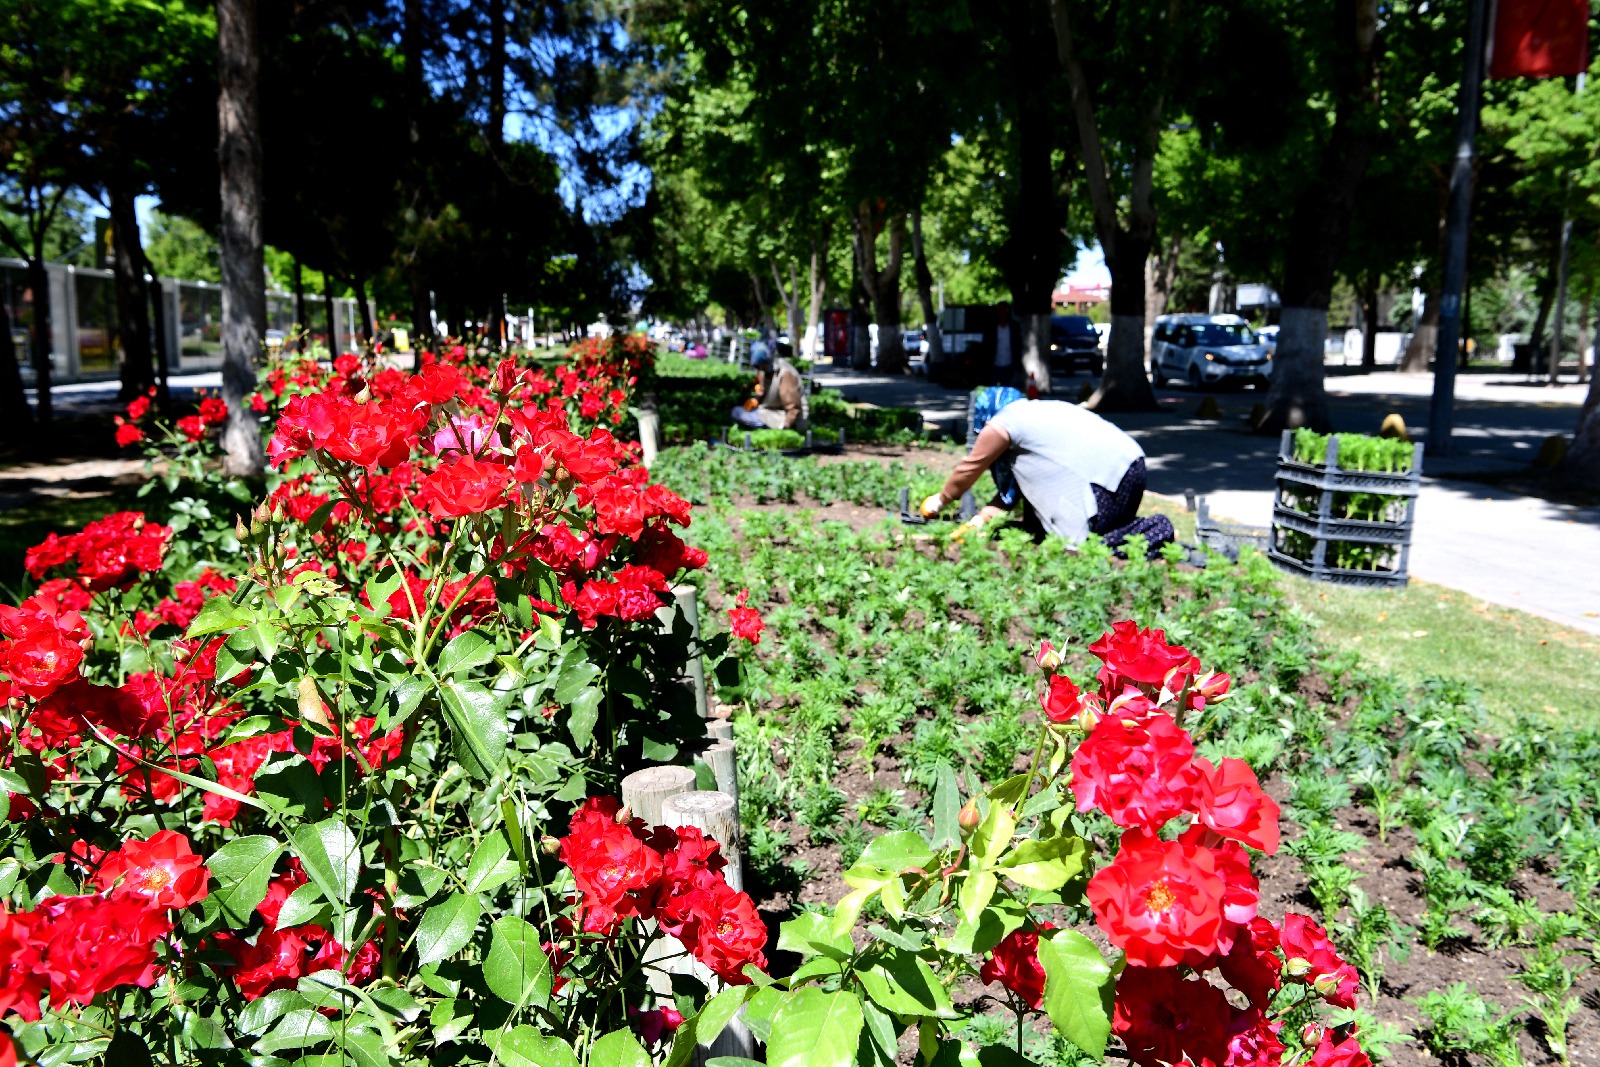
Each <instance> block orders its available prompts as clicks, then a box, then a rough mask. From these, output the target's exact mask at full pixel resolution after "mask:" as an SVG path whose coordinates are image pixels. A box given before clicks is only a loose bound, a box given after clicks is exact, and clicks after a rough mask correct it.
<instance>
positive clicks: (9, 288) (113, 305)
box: [0, 259, 360, 383]
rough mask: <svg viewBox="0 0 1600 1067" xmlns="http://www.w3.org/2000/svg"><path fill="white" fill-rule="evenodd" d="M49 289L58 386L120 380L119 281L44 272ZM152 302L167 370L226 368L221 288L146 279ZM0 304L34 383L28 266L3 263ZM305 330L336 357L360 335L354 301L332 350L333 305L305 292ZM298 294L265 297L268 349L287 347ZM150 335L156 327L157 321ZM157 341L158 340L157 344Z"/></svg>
mask: <svg viewBox="0 0 1600 1067" xmlns="http://www.w3.org/2000/svg"><path fill="white" fill-rule="evenodd" d="M45 272H46V274H47V275H48V277H49V284H50V312H51V316H50V373H51V377H52V379H53V380H54V381H57V382H75V381H94V380H97V379H104V378H115V377H116V376H117V375H118V374H119V373H120V371H121V366H122V359H123V348H122V339H121V337H120V336H119V335H118V330H117V291H116V282H115V280H114V278H113V276H112V273H111V272H110V271H109V270H96V269H94V268H92V267H72V266H67V265H65V264H61V263H49V264H46V265H45ZM145 281H146V283H147V284H150V285H151V291H152V296H153V297H154V298H155V299H159V300H161V301H162V302H163V305H162V308H163V310H164V311H165V312H166V329H167V336H166V338H165V341H166V351H167V360H168V362H167V368H168V370H169V371H170V372H171V373H173V374H193V373H196V372H199V371H209V370H216V369H218V368H220V367H221V366H222V287H221V286H220V285H216V284H214V283H212V282H195V281H187V280H184V279H180V278H158V279H151V278H149V277H148V276H147V277H146V279H145ZM0 300H3V301H4V303H5V306H6V311H7V313H8V314H9V315H10V318H11V334H12V338H13V340H14V342H15V344H16V349H17V361H18V362H19V363H21V364H22V375H23V378H24V380H26V381H28V382H30V383H31V382H32V381H33V352H32V347H31V345H32V339H31V326H32V324H33V291H32V289H31V288H30V286H29V283H28V271H27V264H25V263H23V262H22V261H21V260H17V259H0ZM305 302H306V318H307V319H308V320H310V321H308V322H307V323H305V324H304V325H305V326H306V327H308V332H309V334H310V338H311V341H312V343H314V344H318V345H322V346H324V347H326V348H327V349H328V350H329V351H338V350H339V349H340V347H341V346H346V345H349V344H350V343H351V341H352V340H353V338H354V337H355V336H356V334H357V333H358V332H359V329H360V327H359V322H358V319H357V312H356V302H355V300H353V299H351V298H349V297H335V298H334V301H333V331H334V337H333V342H334V343H332V344H329V338H328V329H327V321H328V319H327V310H326V307H327V303H326V301H325V300H324V299H323V297H321V296H313V295H311V294H310V293H307V294H306V296H305ZM295 319H296V316H295V307H294V294H292V293H285V292H280V291H278V290H273V289H269V290H268V291H267V345H268V347H276V346H277V345H281V344H282V343H283V342H284V340H285V338H286V337H287V336H288V334H289V333H290V331H291V330H292V329H293V328H294V326H295ZM150 328H151V330H152V331H153V330H154V329H155V328H156V327H155V319H154V316H153V315H152V316H151V323H150ZM151 340H152V342H153V341H154V340H155V338H154V337H152V338H151Z"/></svg>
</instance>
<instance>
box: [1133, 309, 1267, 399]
mask: <svg viewBox="0 0 1600 1067" xmlns="http://www.w3.org/2000/svg"><path fill="white" fill-rule="evenodd" d="M1271 377H1272V354H1271V353H1270V352H1269V351H1268V350H1267V347H1266V346H1265V345H1264V344H1262V343H1261V341H1260V339H1259V338H1258V337H1257V336H1256V334H1255V331H1254V330H1252V329H1251V328H1250V324H1249V323H1248V322H1246V321H1245V320H1244V319H1241V318H1240V317H1239V316H1237V315H1163V316H1161V317H1160V318H1158V319H1156V328H1155V333H1154V334H1153V335H1152V337H1151V338H1150V380H1151V381H1152V382H1154V383H1155V384H1156V385H1161V384H1163V383H1164V382H1167V381H1170V380H1177V381H1182V382H1188V383H1189V384H1190V385H1191V386H1193V387H1194V388H1196V389H1202V388H1204V387H1206V386H1210V385H1220V384H1222V383H1223V382H1227V383H1229V384H1245V385H1254V386H1257V387H1264V386H1265V385H1266V384H1267V382H1268V381H1269V380H1270V379H1271Z"/></svg>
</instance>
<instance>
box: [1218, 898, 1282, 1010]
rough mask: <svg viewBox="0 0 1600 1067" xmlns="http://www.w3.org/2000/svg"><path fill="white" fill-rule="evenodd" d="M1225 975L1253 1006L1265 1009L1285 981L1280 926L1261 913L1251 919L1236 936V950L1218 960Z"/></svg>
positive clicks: (1234, 943) (1234, 946) (1234, 948)
mask: <svg viewBox="0 0 1600 1067" xmlns="http://www.w3.org/2000/svg"><path fill="white" fill-rule="evenodd" d="M1217 965H1218V967H1219V968H1220V969H1221V971H1222V977H1224V978H1226V979H1227V980H1228V984H1229V985H1231V986H1233V988H1235V989H1237V990H1238V991H1239V992H1241V993H1243V994H1244V995H1245V996H1246V997H1247V998H1248V999H1249V1001H1250V1003H1251V1005H1252V1006H1254V1007H1256V1008H1260V1009H1262V1010H1265V1009H1266V1006H1267V1004H1268V1002H1269V1001H1271V1000H1272V994H1273V993H1275V992H1277V990H1278V986H1279V985H1281V984H1282V978H1281V977H1280V975H1281V973H1282V971H1283V961H1282V960H1281V959H1279V958H1278V928H1277V927H1276V926H1273V925H1272V923H1271V922H1269V921H1267V920H1266V919H1263V918H1260V917H1259V916H1258V917H1256V918H1254V919H1251V920H1250V922H1249V923H1247V924H1246V925H1245V926H1244V927H1243V928H1242V929H1241V930H1240V931H1239V932H1238V933H1237V934H1235V936H1234V939H1233V949H1232V951H1230V952H1229V953H1228V954H1227V955H1225V956H1222V957H1220V958H1219V959H1218V961H1217Z"/></svg>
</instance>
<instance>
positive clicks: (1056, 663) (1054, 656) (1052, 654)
mask: <svg viewBox="0 0 1600 1067" xmlns="http://www.w3.org/2000/svg"><path fill="white" fill-rule="evenodd" d="M1034 659H1035V662H1037V663H1038V664H1039V666H1040V668H1042V669H1043V670H1047V671H1053V670H1057V669H1058V668H1060V666H1061V651H1060V650H1059V649H1058V648H1056V647H1055V646H1054V645H1052V644H1051V643H1050V642H1049V641H1041V642H1039V654H1038V655H1037V656H1035V657H1034Z"/></svg>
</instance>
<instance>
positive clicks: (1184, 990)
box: [1111, 967, 1233, 1067]
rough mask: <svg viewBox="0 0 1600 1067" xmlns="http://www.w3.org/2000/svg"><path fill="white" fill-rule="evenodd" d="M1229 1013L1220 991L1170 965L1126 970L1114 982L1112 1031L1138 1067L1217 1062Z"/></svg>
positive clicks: (1225, 1045) (1225, 1040)
mask: <svg viewBox="0 0 1600 1067" xmlns="http://www.w3.org/2000/svg"><path fill="white" fill-rule="evenodd" d="M1232 1014H1233V1009H1232V1008H1231V1007H1229V1005H1228V998H1227V997H1226V996H1224V995H1223V992H1222V990H1220V989H1218V988H1217V987H1216V986H1213V985H1209V984H1208V983H1206V982H1203V981H1201V980H1200V979H1198V978H1184V977H1182V976H1181V975H1179V974H1178V972H1177V970H1176V969H1174V968H1171V967H1129V968H1128V969H1127V970H1125V971H1123V972H1122V974H1121V976H1120V977H1119V978H1118V979H1117V1001H1116V1009H1115V1011H1114V1012H1113V1013H1112V1017H1111V1032H1112V1033H1114V1034H1116V1035H1117V1036H1118V1037H1120V1038H1121V1039H1122V1043H1123V1044H1125V1045H1126V1046H1127V1047H1128V1058H1129V1059H1130V1060H1132V1061H1133V1062H1134V1063H1137V1064H1140V1065H1141V1067H1158V1065H1161V1064H1170V1063H1182V1062H1183V1061H1184V1058H1185V1057H1187V1058H1188V1059H1189V1060H1190V1061H1191V1062H1193V1063H1204V1062H1206V1061H1208V1060H1209V1061H1210V1062H1211V1063H1214V1064H1216V1063H1222V1062H1223V1061H1224V1059H1225V1058H1226V1057H1227V1053H1228V1032H1227V1026H1228V1021H1229V1019H1230V1017H1231V1016H1232Z"/></svg>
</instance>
